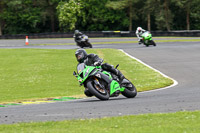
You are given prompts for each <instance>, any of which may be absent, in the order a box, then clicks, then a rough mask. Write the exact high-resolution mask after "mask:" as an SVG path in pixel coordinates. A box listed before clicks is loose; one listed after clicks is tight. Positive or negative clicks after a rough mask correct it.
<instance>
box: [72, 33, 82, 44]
mask: <svg viewBox="0 0 200 133" xmlns="http://www.w3.org/2000/svg"><path fill="white" fill-rule="evenodd" d="M82 35H83V33H81V32H80V31H79V30H75V32H74V36H73V37H74V40H75V42H76V44H77V46H78V43H80V42H81V39H82Z"/></svg>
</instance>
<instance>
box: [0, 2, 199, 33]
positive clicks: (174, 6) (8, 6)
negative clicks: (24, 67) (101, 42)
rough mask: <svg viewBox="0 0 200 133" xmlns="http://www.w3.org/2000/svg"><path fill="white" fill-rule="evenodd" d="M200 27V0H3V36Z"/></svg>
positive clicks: (0, 7) (0, 23) (0, 27)
mask: <svg viewBox="0 0 200 133" xmlns="http://www.w3.org/2000/svg"><path fill="white" fill-rule="evenodd" d="M138 26H141V27H143V28H144V29H148V30H164V31H170V30H200V0H181V1H180V0H142V1H141V0H0V35H2V34H23V33H43V32H68V31H73V30H74V29H79V30H82V31H105V30H130V31H132V30H133V31H134V30H135V29H136V27H138Z"/></svg>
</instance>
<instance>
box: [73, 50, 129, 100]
mask: <svg viewBox="0 0 200 133" xmlns="http://www.w3.org/2000/svg"><path fill="white" fill-rule="evenodd" d="M75 56H76V59H77V61H78V62H79V63H85V64H86V65H87V66H101V67H102V69H103V70H106V71H108V72H112V73H114V74H115V75H117V76H118V77H119V80H120V82H121V81H122V80H123V79H124V78H125V77H124V75H123V74H122V73H121V72H120V71H119V70H118V69H115V68H114V67H113V65H110V64H108V63H104V64H102V63H103V59H101V58H99V56H98V55H96V54H87V52H86V51H85V50H84V49H78V50H76V52H75ZM84 93H85V95H86V96H88V97H91V96H92V94H91V93H90V92H89V90H88V89H85V91H84Z"/></svg>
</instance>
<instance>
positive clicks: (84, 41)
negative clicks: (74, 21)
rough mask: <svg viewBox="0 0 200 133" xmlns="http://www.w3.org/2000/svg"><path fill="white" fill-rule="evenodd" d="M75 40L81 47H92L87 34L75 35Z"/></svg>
mask: <svg viewBox="0 0 200 133" xmlns="http://www.w3.org/2000/svg"><path fill="white" fill-rule="evenodd" d="M74 40H75V42H76V44H77V45H78V46H79V47H81V48H83V47H89V48H92V44H91V43H90V42H89V39H88V36H87V35H84V34H83V35H81V36H78V37H77V38H76V37H75V36H74Z"/></svg>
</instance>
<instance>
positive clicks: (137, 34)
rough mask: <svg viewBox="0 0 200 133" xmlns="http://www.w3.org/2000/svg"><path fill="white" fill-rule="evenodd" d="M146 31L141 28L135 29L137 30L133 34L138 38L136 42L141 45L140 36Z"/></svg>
mask: <svg viewBox="0 0 200 133" xmlns="http://www.w3.org/2000/svg"><path fill="white" fill-rule="evenodd" d="M145 31H146V30H144V29H142V27H137V30H136V32H135V34H136V36H137V37H138V42H139V44H141V43H143V42H142V37H141V36H142V34H143V33H144V32H145Z"/></svg>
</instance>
